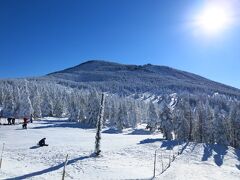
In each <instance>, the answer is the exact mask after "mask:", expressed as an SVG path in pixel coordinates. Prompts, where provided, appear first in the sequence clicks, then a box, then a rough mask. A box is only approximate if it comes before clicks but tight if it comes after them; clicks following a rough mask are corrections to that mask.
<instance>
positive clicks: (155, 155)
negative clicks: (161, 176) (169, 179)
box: [153, 150, 157, 177]
mask: <svg viewBox="0 0 240 180" xmlns="http://www.w3.org/2000/svg"><path fill="white" fill-rule="evenodd" d="M156 159H157V150H155V154H154V168H153V177H155V175H156Z"/></svg>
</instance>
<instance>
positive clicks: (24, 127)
mask: <svg viewBox="0 0 240 180" xmlns="http://www.w3.org/2000/svg"><path fill="white" fill-rule="evenodd" d="M27 120H28V119H27V118H23V125H22V127H23V129H27V123H28V121H27Z"/></svg>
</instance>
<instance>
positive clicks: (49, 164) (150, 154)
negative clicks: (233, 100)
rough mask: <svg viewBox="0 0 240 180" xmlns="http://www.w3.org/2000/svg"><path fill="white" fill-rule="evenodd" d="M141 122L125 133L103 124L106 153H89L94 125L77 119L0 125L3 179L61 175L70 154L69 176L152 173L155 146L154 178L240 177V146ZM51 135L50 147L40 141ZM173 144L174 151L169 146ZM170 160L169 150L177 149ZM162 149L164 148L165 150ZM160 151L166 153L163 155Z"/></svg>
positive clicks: (89, 177)
mask: <svg viewBox="0 0 240 180" xmlns="http://www.w3.org/2000/svg"><path fill="white" fill-rule="evenodd" d="M143 127H145V126H141V127H138V128H137V129H135V130H131V129H125V130H124V131H123V133H121V134H116V133H115V132H114V131H111V130H107V129H104V130H103V132H104V133H103V134H102V156H101V157H99V158H93V157H91V153H92V152H93V147H94V141H95V129H82V128H79V126H78V124H76V123H74V122H68V121H65V120H57V119H49V118H48V119H44V120H42V121H35V122H34V123H33V124H29V128H28V129H27V130H22V129H21V125H16V126H1V127H0V148H1V146H2V143H3V142H5V143H6V144H5V151H4V153H3V163H2V169H1V170H0V179H47V180H54V179H61V174H62V169H63V161H64V160H65V156H66V154H69V163H68V165H67V167H66V179H85V180H95V179H151V178H152V176H153V162H154V153H155V150H156V149H158V151H157V161H156V162H157V163H156V179H166V180H168V179H184V180H188V179H189V180H192V179H206V180H207V179H208V180H209V179H221V180H225V179H226V180H228V179H231V180H235V179H236V180H237V179H239V178H240V151H239V150H236V149H234V148H231V147H225V146H219V145H207V144H197V143H188V144H187V143H186V142H182V143H178V142H177V141H164V140H162V139H161V137H162V136H161V134H148V132H146V131H145V130H144V129H143ZM43 137H46V138H47V141H46V142H47V143H49V146H48V147H42V148H39V147H37V146H36V143H37V142H38V141H39V140H40V139H41V138H43ZM171 149H173V151H172V150H171ZM178 151H179V152H181V151H182V154H181V155H179V156H177V157H176V159H175V160H174V161H173V162H172V163H171V166H170V167H169V168H168V169H167V170H166V171H165V172H164V173H163V174H161V175H160V173H161V172H162V162H163V166H164V168H165V167H166V166H167V165H168V163H169V155H170V154H171V157H172V154H174V155H175V156H176V155H177V152H178ZM161 152H162V153H161ZM161 155H162V156H163V158H162V160H161Z"/></svg>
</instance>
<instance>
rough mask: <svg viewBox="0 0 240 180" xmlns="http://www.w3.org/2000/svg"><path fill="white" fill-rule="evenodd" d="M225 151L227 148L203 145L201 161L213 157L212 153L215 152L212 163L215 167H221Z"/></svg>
mask: <svg viewBox="0 0 240 180" xmlns="http://www.w3.org/2000/svg"><path fill="white" fill-rule="evenodd" d="M227 150H228V147H227V146H223V145H220V144H205V145H204V153H203V157H202V161H207V160H208V159H209V158H210V157H211V156H213V152H215V153H216V154H215V155H214V156H213V158H214V162H215V164H216V165H217V166H222V164H223V159H224V156H225V155H226V154H227Z"/></svg>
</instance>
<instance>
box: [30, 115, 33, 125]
mask: <svg viewBox="0 0 240 180" xmlns="http://www.w3.org/2000/svg"><path fill="white" fill-rule="evenodd" d="M30 123H33V115H32V114H31V116H30Z"/></svg>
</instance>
